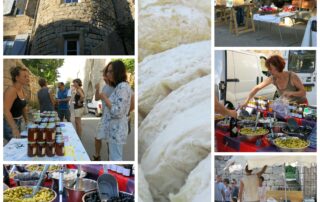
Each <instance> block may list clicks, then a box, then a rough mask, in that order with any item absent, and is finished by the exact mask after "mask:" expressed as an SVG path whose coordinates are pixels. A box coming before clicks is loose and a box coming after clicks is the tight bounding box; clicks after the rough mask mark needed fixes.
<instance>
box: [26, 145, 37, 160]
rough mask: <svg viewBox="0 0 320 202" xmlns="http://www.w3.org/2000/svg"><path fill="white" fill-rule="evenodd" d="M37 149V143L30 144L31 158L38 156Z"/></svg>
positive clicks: (29, 154)
mask: <svg viewBox="0 0 320 202" xmlns="http://www.w3.org/2000/svg"><path fill="white" fill-rule="evenodd" d="M37 148H38V145H37V143H36V142H28V152H27V153H28V156H29V157H34V156H36V155H37Z"/></svg>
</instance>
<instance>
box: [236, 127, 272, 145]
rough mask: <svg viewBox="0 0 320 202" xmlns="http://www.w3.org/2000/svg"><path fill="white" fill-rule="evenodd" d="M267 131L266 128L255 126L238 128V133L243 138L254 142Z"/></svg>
mask: <svg viewBox="0 0 320 202" xmlns="http://www.w3.org/2000/svg"><path fill="white" fill-rule="evenodd" d="M268 133H269V130H268V129H265V128H262V127H257V128H256V130H255V129H254V127H245V128H241V129H240V135H241V137H242V139H243V140H245V141H248V142H256V141H257V140H258V139H260V138H262V137H263V136H264V135H267V134H268Z"/></svg>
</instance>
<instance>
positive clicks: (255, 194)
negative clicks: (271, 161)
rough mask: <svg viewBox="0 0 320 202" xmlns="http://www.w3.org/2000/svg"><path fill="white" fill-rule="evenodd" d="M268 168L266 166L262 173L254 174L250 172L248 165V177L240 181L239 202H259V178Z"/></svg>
mask: <svg viewBox="0 0 320 202" xmlns="http://www.w3.org/2000/svg"><path fill="white" fill-rule="evenodd" d="M266 169H267V166H266V165H265V166H264V167H263V168H262V169H261V171H260V172H258V173H256V174H253V173H252V172H253V171H252V170H249V168H248V165H246V168H245V172H246V175H245V176H244V177H243V178H242V179H241V181H240V188H239V197H238V199H239V201H240V202H243V201H245V202H259V201H260V199H259V191H258V189H259V178H260V177H261V175H262V174H263V173H264V172H265V171H266Z"/></svg>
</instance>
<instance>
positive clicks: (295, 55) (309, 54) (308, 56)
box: [288, 50, 316, 73]
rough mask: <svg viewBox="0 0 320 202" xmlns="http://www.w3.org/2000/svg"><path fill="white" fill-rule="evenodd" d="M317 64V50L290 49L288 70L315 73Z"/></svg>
mask: <svg viewBox="0 0 320 202" xmlns="http://www.w3.org/2000/svg"><path fill="white" fill-rule="evenodd" d="M315 64H316V51H313V50H292V51H289V62H288V70H289V71H293V72H296V73H313V72H314V70H315Z"/></svg>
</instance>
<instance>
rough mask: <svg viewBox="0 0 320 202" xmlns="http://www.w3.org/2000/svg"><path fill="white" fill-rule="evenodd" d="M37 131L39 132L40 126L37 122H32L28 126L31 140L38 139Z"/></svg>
mask: <svg viewBox="0 0 320 202" xmlns="http://www.w3.org/2000/svg"><path fill="white" fill-rule="evenodd" d="M37 133H38V126H37V125H35V124H30V125H29V126H28V141H30V142H35V141H37Z"/></svg>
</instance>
